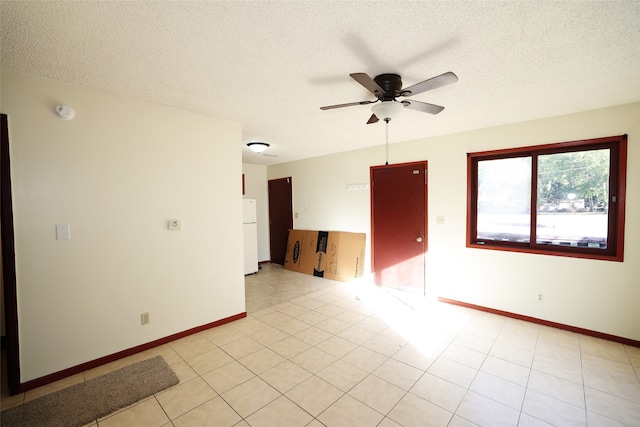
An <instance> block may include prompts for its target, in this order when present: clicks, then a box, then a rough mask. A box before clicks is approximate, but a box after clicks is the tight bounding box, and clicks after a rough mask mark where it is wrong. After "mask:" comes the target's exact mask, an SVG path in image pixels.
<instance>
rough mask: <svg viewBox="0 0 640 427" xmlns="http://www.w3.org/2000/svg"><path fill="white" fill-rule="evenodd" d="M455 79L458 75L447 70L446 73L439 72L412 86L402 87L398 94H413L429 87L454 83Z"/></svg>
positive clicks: (435, 87) (433, 87) (429, 88)
mask: <svg viewBox="0 0 640 427" xmlns="http://www.w3.org/2000/svg"><path fill="white" fill-rule="evenodd" d="M457 81H458V76H456V75H455V74H453V73H452V72H451V71H449V72H447V73H444V74H440V75H439V76H436V77H432V78H430V79H429V80H425V81H423V82H420V83H416V84H414V85H413V86H409V87H407V88H404V89H402V91H401V92H400V94H401V95H402V96H413V95H417V94H419V93H422V92H426V91H428V90H431V89H437V88H439V87H442V86H446V85H448V84H451V83H455V82H457Z"/></svg>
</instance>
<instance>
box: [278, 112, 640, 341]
mask: <svg viewBox="0 0 640 427" xmlns="http://www.w3.org/2000/svg"><path fill="white" fill-rule="evenodd" d="M433 120H437V118H434V119H433ZM391 126H393V123H391ZM380 131H381V132H383V129H382V128H380ZM625 133H627V134H628V135H629V139H628V141H629V147H628V149H629V151H628V172H627V209H626V218H627V220H626V232H625V261H624V262H623V263H619V262H610V261H597V260H586V259H577V258H566V257H557V256H548V255H535V254H524V253H513V252H501V251H495V250H486V249H470V248H466V237H465V233H466V194H467V188H466V184H467V171H466V159H467V156H466V153H467V152H475V151H484V150H490V149H498V148H509V147H517V146H527V145H538V144H546V143H553V142H562V141H571V140H578V139H590V138H598V137H604V136H611V135H621V134H625ZM417 160H427V161H428V162H429V175H428V181H429V196H428V197H429V198H428V203H429V212H428V224H429V237H428V238H429V252H428V254H427V292H428V293H429V294H431V295H437V296H441V297H445V298H450V299H454V300H459V301H464V302H467V303H471V304H476V305H480V306H485V307H490V308H494V309H499V310H504V311H509V312H513V313H517V314H521V315H526V316H532V317H536V318H539V319H544V320H548V321H553V322H558V323H561V324H565V325H571V326H575V327H581V328H586V329H589V330H593V331H598V332H603V333H607V334H612V335H616V336H621V337H625V338H630V339H635V340H640V310H638V306H639V305H640V221H638V218H640V187H639V186H638V183H639V182H640V104H633V105H626V106H619V107H613V108H607V109H603V110H596V111H588V112H584V113H579V114H573V115H568V116H562V117H555V118H549V119H545V120H537V121H531V122H525V123H518V124H513V125H509V126H500V127H494V128H488V129H482V130H477V131H471V132H464V133H459V134H454V135H447V136H441V137H435V138H428V139H424V140H419V141H412V142H406V143H396V144H392V145H391V146H390V163H402V162H410V161H417ZM384 161H385V150H384V146H378V147H374V148H370V149H364V150H358V151H353V152H346V153H341V154H337V155H331V156H325V157H320V158H314V159H308V160H302V161H297V162H291V163H285V164H280V165H274V166H269V167H268V169H267V171H268V178H269V179H275V178H279V177H285V176H291V177H292V178H293V186H294V202H293V204H294V211H295V212H299V218H298V219H295V220H294V228H299V229H321V230H343V231H355V232H366V233H367V242H368V243H367V268H370V200H369V199H370V197H369V191H368V190H365V191H362V190H360V191H357V190H356V191H348V190H347V185H348V184H357V183H368V182H369V167H370V166H372V165H381V164H384ZM328 165H330V167H328ZM436 216H444V218H445V223H444V224H436V223H435V218H436ZM538 293H543V294H544V301H543V302H538V301H537V299H536V297H537V294H538Z"/></svg>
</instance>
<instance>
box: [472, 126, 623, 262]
mask: <svg viewBox="0 0 640 427" xmlns="http://www.w3.org/2000/svg"><path fill="white" fill-rule="evenodd" d="M626 162H627V136H626V135H622V136H615V137H609V138H600V139H593V140H587V141H572V142H563V143H558V144H548V145H540V146H534V147H521V148H513V149H506V150H497V151H488V152H481V153H470V154H468V159H467V173H468V189H467V195H468V197H467V210H468V212H467V246H468V247H474V248H486V249H498V250H511V251H519V252H532V253H541V254H550V255H561V256H574V257H580V258H594V259H605V260H613V261H622V259H623V249H624V211H625V209H624V204H625V187H626Z"/></svg>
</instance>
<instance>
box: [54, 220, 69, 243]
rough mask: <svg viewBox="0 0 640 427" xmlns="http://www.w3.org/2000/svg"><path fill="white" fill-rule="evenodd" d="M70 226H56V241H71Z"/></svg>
mask: <svg viewBox="0 0 640 427" xmlns="http://www.w3.org/2000/svg"><path fill="white" fill-rule="evenodd" d="M70 239H71V234H70V229H69V224H56V240H70Z"/></svg>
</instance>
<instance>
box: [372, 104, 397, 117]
mask: <svg viewBox="0 0 640 427" xmlns="http://www.w3.org/2000/svg"><path fill="white" fill-rule="evenodd" d="M403 108H404V104H403V103H402V102H398V101H383V102H380V103H379V104H375V105H374V106H373V107H371V112H372V113H373V114H375V116H376V117H377V118H378V119H382V120H393V119H395V118H396V117H398V115H399V114H400V111H402V109H403Z"/></svg>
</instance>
